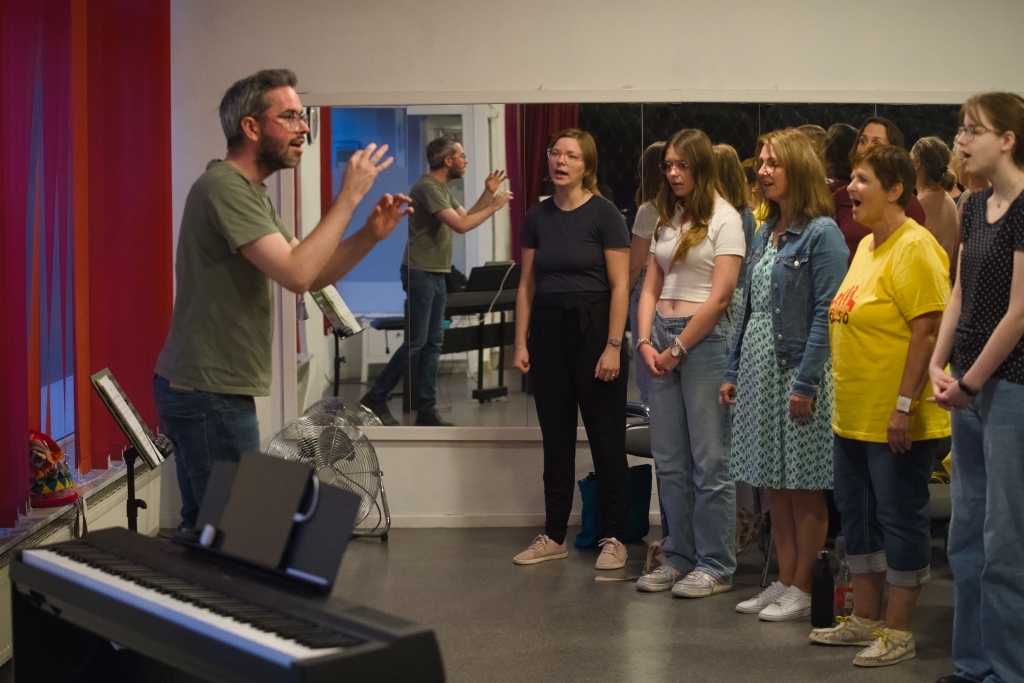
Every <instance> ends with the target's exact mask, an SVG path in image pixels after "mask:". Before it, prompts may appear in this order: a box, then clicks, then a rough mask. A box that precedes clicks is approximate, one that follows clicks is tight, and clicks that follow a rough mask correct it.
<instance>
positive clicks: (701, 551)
mask: <svg viewBox="0 0 1024 683" xmlns="http://www.w3.org/2000/svg"><path fill="white" fill-rule="evenodd" d="M689 321H690V318H689V317H686V318H665V317H664V316H662V315H661V314H660V313H658V312H655V314H654V326H653V327H654V329H653V338H652V339H651V341H652V343H653V345H654V348H655V349H656V350H658V351H659V352H661V351H663V350H664V349H666V348H668V347H670V346H671V345H672V339H673V338H674V337H677V336H679V334H680V333H681V332H682V331H683V329H684V328H685V327H686V325H687V323H689ZM726 327H727V325H725V324H723V323H721V322H720V323H719V324H718V325H717V326H716V327H715V329H714V330H712V331H711V332H709V333H708V335H707V336H705V337H704V339H702V340H701V341H700V342H699V343H697V344H695V345H694V347H693V348H692V349H689V358H687V359H686V360H685V361H683V362H682V363H680V364H679V365H677V366H676V367H675V369H674V370H672V372H670V373H668V374H667V375H665V376H664V377H651V384H650V399H651V405H650V409H651V452H652V453H653V455H654V462H655V464H656V465H657V468H658V477H659V480H660V487H661V488H660V495H661V504H662V506H663V507H664V510H665V516H666V518H667V521H668V528H669V536H668V540H667V541H665V546H664V548H663V552H664V553H665V559H666V560H667V561H668V563H669V564H670V565H671V566H672V567H673V568H674V569H676V570H678V571H680V572H682V573H683V574H688V573H689V572H691V571H693V570H694V569H696V568H700V569H703V570H704V571H707V572H708V573H709V574H712V575H714V576H715V577H716V578H718V579H721V580H722V581H726V582H728V581H729V580H731V578H732V575H733V573H734V572H735V571H736V485H735V483H734V482H733V480H732V479H731V478H730V477H729V439H730V435H731V427H730V418H729V409H728V407H726V406H722V405H719V403H718V390H719V388H720V387H721V386H722V382H723V380H724V378H725V370H726V365H727V361H728V354H727V351H726V347H727V342H726Z"/></svg>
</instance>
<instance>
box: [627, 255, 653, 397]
mask: <svg viewBox="0 0 1024 683" xmlns="http://www.w3.org/2000/svg"><path fill="white" fill-rule="evenodd" d="M643 288H644V276H643V275H641V276H640V279H639V280H637V281H636V287H634V288H633V292H632V293H631V294H630V295H629V329H630V331H631V332H632V333H633V344H634V349H633V370H634V371H635V374H636V386H637V388H639V389H640V402H641V403H643V404H644V405H645V406H646V405H649V404H648V402H647V401H648V398H649V395H648V387H650V384H651V371H650V370H648V369H647V363H644V358H643V356H641V355H640V353H639V352H638V351H637V350H636V348H635V345H636V340H637V339H639V338H640V332H639V330H640V328H639V327H637V322H636V309H637V306H638V305H639V304H640V290H642V289H643Z"/></svg>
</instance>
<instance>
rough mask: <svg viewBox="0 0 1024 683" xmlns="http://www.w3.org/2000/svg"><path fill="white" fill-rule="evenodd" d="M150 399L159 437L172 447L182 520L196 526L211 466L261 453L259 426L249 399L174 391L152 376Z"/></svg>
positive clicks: (201, 392)
mask: <svg viewBox="0 0 1024 683" xmlns="http://www.w3.org/2000/svg"><path fill="white" fill-rule="evenodd" d="M153 398H154V400H155V401H156V412H157V414H158V415H159V416H160V431H161V432H163V434H164V436H166V437H167V438H168V439H170V440H171V443H173V444H174V467H175V471H176V473H177V475H178V488H179V489H180V490H181V518H182V520H183V521H184V522H185V523H186V524H187V525H189V526H195V524H196V518H197V517H198V515H199V506H200V505H201V504H202V502H203V496H204V495H206V484H207V482H208V481H209V479H210V470H211V469H212V468H213V463H215V462H218V461H220V460H226V461H229V462H238V461H239V459H241V457H242V453H245V452H246V451H258V450H259V448H260V424H259V421H258V420H257V419H256V402H255V401H254V400H253V397H252V396H237V395H235V394H217V393H213V392H211V391H199V390H198V389H195V390H185V389H175V388H173V387H172V386H171V384H170V382H168V381H167V380H166V379H165V378H163V377H161V376H160V375H154V376H153Z"/></svg>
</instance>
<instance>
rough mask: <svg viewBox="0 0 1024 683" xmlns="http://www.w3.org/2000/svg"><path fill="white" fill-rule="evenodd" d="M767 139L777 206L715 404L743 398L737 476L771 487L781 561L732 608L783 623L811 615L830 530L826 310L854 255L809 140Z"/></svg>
mask: <svg viewBox="0 0 1024 683" xmlns="http://www.w3.org/2000/svg"><path fill="white" fill-rule="evenodd" d="M765 138H766V139H765V144H764V146H763V147H762V149H761V154H760V156H759V158H758V181H759V182H760V183H761V186H762V188H763V190H764V196H765V200H766V201H767V202H768V204H769V206H770V211H769V215H768V220H767V221H766V222H765V224H764V226H763V227H762V228H761V230H760V231H759V232H758V233H757V235H755V237H754V240H753V244H752V245H751V256H750V261H749V264H748V268H747V283H746V287H745V288H744V290H745V291H744V297H743V308H742V311H743V314H742V316H741V319H740V321H739V324H738V326H737V330H736V336H735V338H734V339H733V349H732V354H731V359H730V364H729V370H728V371H727V372H726V375H725V383H724V384H722V388H721V390H720V393H719V400H720V401H721V403H722V404H723V405H731V404H733V403H735V404H736V409H735V417H734V422H733V441H732V452H731V456H732V458H731V466H730V474H731V475H732V476H733V478H734V479H736V480H739V481H744V482H747V483H748V484H750V485H751V486H760V487H764V488H765V489H766V491H765V493H766V494H767V496H766V497H767V502H768V509H769V510H770V511H771V516H772V533H773V535H774V539H775V545H776V547H777V548H778V557H779V580H778V581H776V582H774V583H773V584H772V585H771V586H769V587H768V588H767V589H766V590H765V591H763V592H762V593H760V594H759V595H756V596H754V597H752V598H750V599H749V600H745V601H743V602H741V603H739V604H738V605H737V606H736V610H737V611H738V612H743V613H747V614H758V613H759V614H760V618H761V619H762V620H764V621H786V620H789V619H797V618H801V617H806V616H808V615H809V614H810V611H811V595H810V591H811V575H812V571H813V568H814V562H815V559H816V557H817V552H818V551H819V550H820V549H821V547H822V546H823V545H824V543H825V535H826V533H827V531H828V509H827V507H826V504H825V495H824V493H823V490H824V489H831V488H832V428H831V417H832V377H831V370H830V367H829V365H830V362H829V356H830V352H829V336H828V334H829V333H828V309H829V303H830V302H831V301H832V298H833V297H834V296H835V293H836V290H838V288H839V285H840V283H841V282H842V280H843V276H844V275H845V274H846V262H847V256H848V251H847V248H846V244H845V242H844V240H843V235H842V233H841V232H840V231H839V227H838V226H837V225H836V223H835V221H834V220H832V218H831V217H830V214H831V212H832V199H831V197H830V196H829V194H828V189H827V188H826V186H825V183H824V181H823V180H822V179H823V178H824V177H825V172H824V170H823V169H822V166H821V162H820V161H819V160H818V157H817V155H816V154H815V153H814V148H813V146H812V144H811V141H810V139H809V138H807V137H806V136H805V135H804V134H803V133H801V132H800V131H797V130H794V129H787V130H782V131H776V132H774V133H770V134H768V135H767V136H765ZM737 388H738V389H737Z"/></svg>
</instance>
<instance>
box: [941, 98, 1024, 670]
mask: <svg viewBox="0 0 1024 683" xmlns="http://www.w3.org/2000/svg"><path fill="white" fill-rule="evenodd" d="M957 145H959V147H960V151H961V155H962V162H961V163H962V166H963V169H964V170H965V171H966V172H967V173H970V174H974V175H979V176H982V177H984V178H986V179H988V180H989V181H991V183H992V188H991V189H988V190H984V191H981V192H976V193H973V194H972V195H971V196H970V198H969V199H968V200H967V202H966V204H965V206H964V213H963V220H962V224H961V249H960V266H959V268H958V269H957V276H956V283H955V284H954V286H953V293H952V296H951V298H950V302H949V306H948V307H947V308H946V313H945V315H944V316H943V318H942V326H941V328H940V330H939V338H938V342H937V343H936V345H935V352H934V354H933V355H932V360H931V364H930V366H929V372H930V374H931V379H932V386H933V389H934V392H935V401H936V402H938V403H939V405H941V406H942V407H944V408H947V409H950V410H953V411H954V413H953V480H952V482H951V497H952V502H953V520H952V522H951V524H950V529H949V543H948V547H947V554H948V556H949V564H950V567H951V568H952V569H953V576H954V578H955V579H956V588H957V590H956V608H955V610H954V613H953V663H954V664H955V665H956V673H957V675H958V676H961V677H963V678H964V679H965V680H972V681H981V680H986V681H1011V680H1013V681H1020V680H1024V648H1022V647H1021V645H1020V638H1019V636H1014V635H1013V634H1014V633H1018V634H1019V633H1020V615H1021V614H1024V583H1022V582H1021V567H1022V566H1024V549H1022V541H1024V538H1022V537H1024V496H1022V495H1021V486H1022V484H1024V456H1022V450H1021V448H1022V446H1021V444H1024V339H1022V336H1024V194H1022V190H1024V99H1021V98H1020V97H1019V96H1017V95H1013V94H1010V93H986V94H983V95H976V96H974V97H972V98H971V99H969V100H968V101H967V102H966V103H965V104H964V106H963V108H961V110H960V130H959V133H958V135H957ZM947 361H948V362H950V364H951V366H952V374H949V373H947V372H946V370H945V366H946V363H947ZM982 615H984V619H982Z"/></svg>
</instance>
